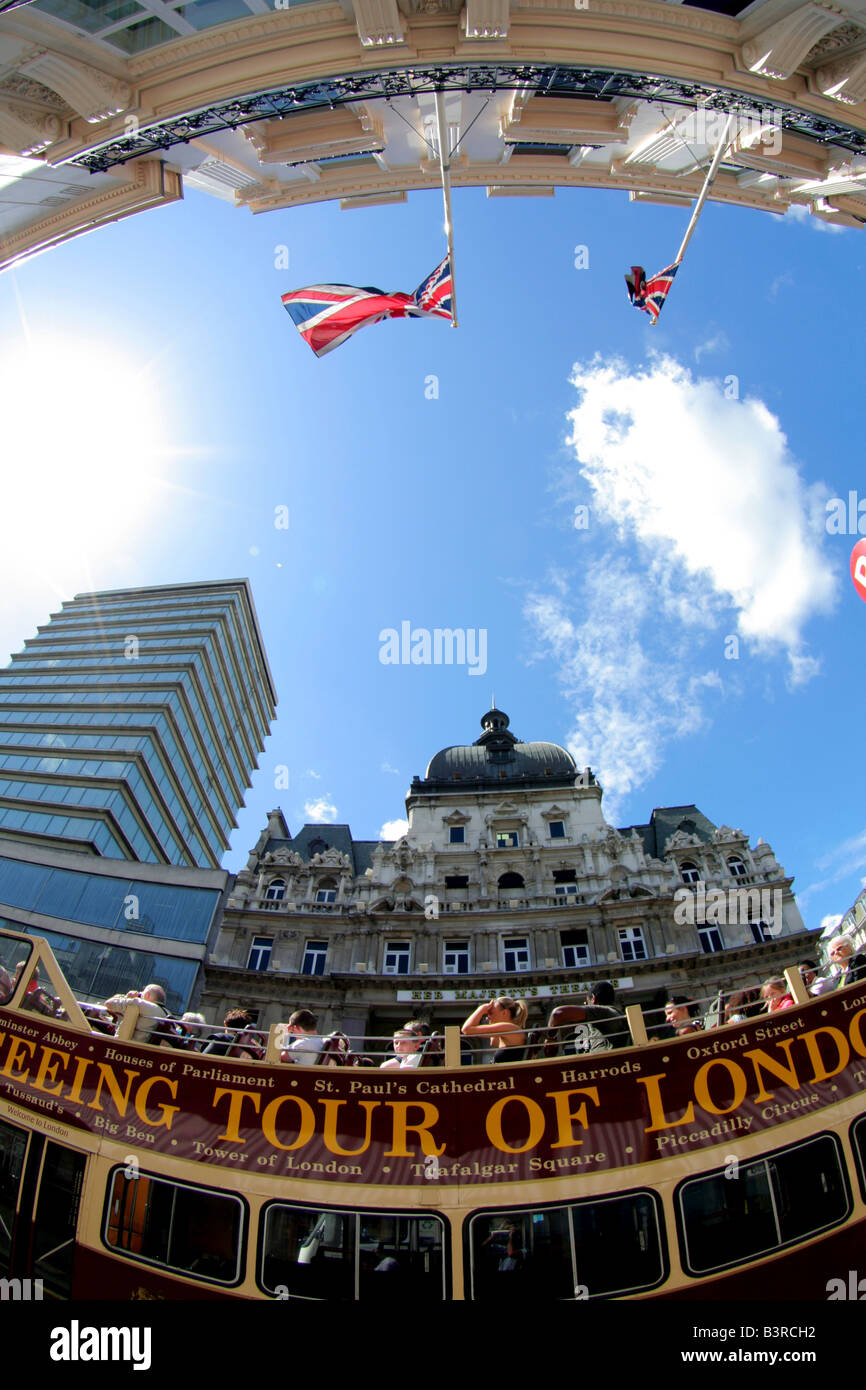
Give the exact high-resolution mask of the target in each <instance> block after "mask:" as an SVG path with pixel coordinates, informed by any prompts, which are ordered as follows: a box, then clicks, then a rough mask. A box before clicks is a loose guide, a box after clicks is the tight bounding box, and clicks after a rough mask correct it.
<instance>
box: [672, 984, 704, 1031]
mask: <svg viewBox="0 0 866 1390" xmlns="http://www.w3.org/2000/svg"><path fill="white" fill-rule="evenodd" d="M697 1012H698V1006H697V1004H695V1003H693V1002H692V1000H690V999H687V998H686V997H685V995H684V994H673V995H671V997H670V999H669V1000H668V1001H667V1003H666V1004H665V1022H666V1023H667V1024H668V1026H669V1027H670V1028H672V1029H673V1030H674V1032H675V1033H676V1035H677V1037H681V1036H682V1035H683V1034H685V1033H699V1032H700V1031H701V1021H700V1019H699V1018H698V1017H697Z"/></svg>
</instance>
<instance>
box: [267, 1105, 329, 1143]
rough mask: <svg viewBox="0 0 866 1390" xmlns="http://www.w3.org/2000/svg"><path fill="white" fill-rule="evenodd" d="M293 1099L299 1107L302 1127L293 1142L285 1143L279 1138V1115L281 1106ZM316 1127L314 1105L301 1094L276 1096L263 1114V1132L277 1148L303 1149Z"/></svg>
mask: <svg viewBox="0 0 866 1390" xmlns="http://www.w3.org/2000/svg"><path fill="white" fill-rule="evenodd" d="M287 1101H291V1103H292V1104H293V1105H296V1106H297V1107H298V1114H299V1116H300V1121H301V1123H300V1127H299V1129H298V1137H297V1139H295V1140H294V1142H293V1143H291V1144H283V1143H282V1142H281V1141H280V1140H279V1139H278V1138H277V1116H278V1114H279V1111H280V1106H281V1105H285V1104H286V1102H287ZM315 1129H316V1117H315V1115H314V1114H313V1107H312V1105H310V1103H309V1101H306V1100H302V1099H301V1097H300V1096H274V1098H273V1100H272V1101H269V1103H268V1104H267V1105H266V1106H265V1109H264V1113H263V1115H262V1133H263V1134H264V1136H265V1138H266V1139H267V1141H268V1143H269V1144H273V1146H274V1148H275V1149H302V1148H303V1147H304V1145H305V1144H309V1142H310V1140H311V1139H312V1137H313V1134H314V1133H315Z"/></svg>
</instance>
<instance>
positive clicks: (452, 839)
mask: <svg viewBox="0 0 866 1390" xmlns="http://www.w3.org/2000/svg"><path fill="white" fill-rule="evenodd" d="M448 840H449V843H450V844H452V845H465V843H466V826H465V825H452V826H450V827H449V834H448Z"/></svg>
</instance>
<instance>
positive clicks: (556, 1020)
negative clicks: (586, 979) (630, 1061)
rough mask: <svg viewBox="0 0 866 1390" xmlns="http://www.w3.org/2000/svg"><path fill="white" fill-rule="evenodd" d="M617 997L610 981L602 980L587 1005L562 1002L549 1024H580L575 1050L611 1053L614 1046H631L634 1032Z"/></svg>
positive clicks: (578, 1025) (557, 1025)
mask: <svg viewBox="0 0 866 1390" xmlns="http://www.w3.org/2000/svg"><path fill="white" fill-rule="evenodd" d="M615 997H616V996H615V995H614V990H613V985H612V984H611V983H610V981H609V980H602V981H600V983H599V984H597V985H596V986H595V987H594V989H593V990H592V992H591V994H590V995H589V999H588V1001H587V1003H586V1004H559V1005H558V1006H557V1007H556V1008H555V1009H554V1010H553V1013H552V1014H551V1015H550V1018H549V1019H548V1020H547V1026H548V1028H554V1029H555V1028H561V1027H562V1026H563V1024H567V1023H574V1024H576V1025H577V1026H576V1027H575V1030H574V1046H573V1047H572V1049H571V1050H572V1051H573V1052H609V1051H610V1050H611V1049H612V1048H614V1047H628V1045H629V1043H630V1041H631V1035H630V1033H629V1028H628V1024H627V1023H626V1021H625V1015H624V1014H621V1013H620V1012H619V1010H618V1009H617V1008H615V1007H614V998H615ZM560 1036H561V1034H560Z"/></svg>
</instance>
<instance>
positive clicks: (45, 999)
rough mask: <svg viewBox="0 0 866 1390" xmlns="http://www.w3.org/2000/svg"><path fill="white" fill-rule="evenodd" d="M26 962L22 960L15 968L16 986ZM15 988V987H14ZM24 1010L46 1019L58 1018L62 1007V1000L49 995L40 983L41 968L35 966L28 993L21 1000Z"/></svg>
mask: <svg viewBox="0 0 866 1390" xmlns="http://www.w3.org/2000/svg"><path fill="white" fill-rule="evenodd" d="M26 963H27V962H26V961H23V960H20V961H19V962H18V964H17V965H16V967H15V984H17V983H18V981H19V980H20V978H21V972H22V971H23V969H24V967H25V965H26ZM13 988H14V986H13ZM21 1007H22V1009H30V1010H32V1012H33V1013H36V1014H44V1015H45V1017H46V1018H56V1017H57V1010H58V1008H59V1007H60V1000H59V999H55V998H54V995H53V994H49V993H48V991H47V990H44V989H43V988H42V986H41V985H40V983H39V967H38V965H37V966H34V968H33V974H32V976H31V977H30V982H29V984H28V986H27V992H26V994H25V995H24V998H23V999H22V1000H21Z"/></svg>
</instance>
